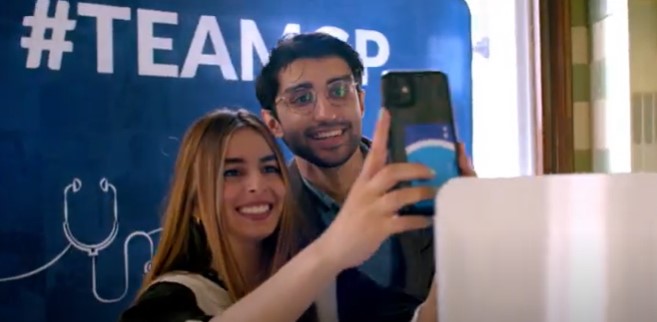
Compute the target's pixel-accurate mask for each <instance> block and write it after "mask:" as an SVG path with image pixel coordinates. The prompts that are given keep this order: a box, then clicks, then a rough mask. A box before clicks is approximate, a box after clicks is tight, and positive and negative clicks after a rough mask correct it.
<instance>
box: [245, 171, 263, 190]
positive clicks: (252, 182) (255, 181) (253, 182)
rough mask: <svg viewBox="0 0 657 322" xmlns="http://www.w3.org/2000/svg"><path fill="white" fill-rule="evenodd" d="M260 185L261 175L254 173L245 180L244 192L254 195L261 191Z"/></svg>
mask: <svg viewBox="0 0 657 322" xmlns="http://www.w3.org/2000/svg"><path fill="white" fill-rule="evenodd" d="M262 183H263V182H262V174H260V172H259V171H257V172H256V171H254V172H252V173H251V174H250V175H249V176H248V177H247V178H246V182H245V185H246V187H245V188H246V191H247V192H249V193H256V192H258V191H260V190H261V189H262Z"/></svg>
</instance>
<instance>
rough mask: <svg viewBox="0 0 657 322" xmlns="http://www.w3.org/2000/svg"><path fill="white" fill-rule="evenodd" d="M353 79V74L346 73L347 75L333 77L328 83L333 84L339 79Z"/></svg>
mask: <svg viewBox="0 0 657 322" xmlns="http://www.w3.org/2000/svg"><path fill="white" fill-rule="evenodd" d="M352 79H353V78H352V77H351V74H346V75H342V76H338V77H333V78H331V79H329V80H327V81H326V84H331V83H333V82H337V81H348V80H352Z"/></svg>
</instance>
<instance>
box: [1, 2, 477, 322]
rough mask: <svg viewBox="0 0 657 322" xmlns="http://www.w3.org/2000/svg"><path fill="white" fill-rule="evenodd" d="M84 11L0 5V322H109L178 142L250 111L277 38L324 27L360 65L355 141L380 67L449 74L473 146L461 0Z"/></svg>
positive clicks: (62, 5) (461, 127) (131, 277)
mask: <svg viewBox="0 0 657 322" xmlns="http://www.w3.org/2000/svg"><path fill="white" fill-rule="evenodd" d="M89 1H91V2H78V1H69V2H65V1H40V0H39V1H33V0H5V1H2V3H1V4H0V94H1V95H0V99H1V100H2V104H0V220H1V222H2V225H0V321H22V322H32V321H70V322H76V321H80V322H82V321H85V322H86V321H90V320H93V321H97V322H104V321H115V320H116V318H117V316H118V314H119V312H120V311H121V310H122V309H123V308H125V307H126V306H127V305H128V304H129V302H130V301H132V299H133V295H134V292H135V291H136V289H137V288H138V286H139V283H140V281H141V277H142V274H143V272H144V268H145V266H146V265H147V261H148V259H149V256H150V255H151V253H152V247H153V245H156V243H157V238H158V231H157V228H158V224H159V214H160V210H161V208H162V201H163V196H164V192H165V189H166V185H167V183H168V180H169V177H170V173H171V168H172V165H173V161H174V158H175V153H176V149H177V147H178V140H179V139H178V138H180V137H181V135H182V133H183V131H184V130H185V128H186V127H187V126H188V125H189V124H190V122H192V120H194V119H195V118H197V117H198V116H200V115H201V114H203V113H205V112H206V111H208V110H210V109H212V108H215V107H219V106H236V105H239V106H244V107H248V108H250V109H252V110H254V111H258V105H257V100H256V99H255V94H254V84H253V78H254V75H255V74H256V73H257V71H258V70H259V69H260V66H261V65H262V60H263V59H266V52H267V49H268V48H271V47H272V46H273V45H274V44H275V41H276V40H277V39H278V38H279V37H280V36H281V35H282V34H283V32H284V31H312V30H317V29H319V28H322V27H324V29H323V30H328V31H331V32H332V33H334V34H335V35H338V36H340V37H343V38H344V39H346V40H347V41H348V42H349V43H351V44H352V45H353V46H355V47H356V48H357V50H358V51H359V52H360V53H361V55H362V56H363V59H364V62H365V65H366V66H367V67H368V70H367V72H368V73H367V79H366V80H367V83H366V85H365V89H366V91H367V97H366V102H367V104H366V105H367V106H366V108H367V111H366V116H365V120H364V131H365V134H370V133H371V131H372V128H373V123H374V119H375V117H376V115H377V110H378V107H379V105H380V101H381V100H380V98H379V76H380V73H381V71H382V70H383V69H393V68H412V69H423V68H431V69H439V70H442V71H444V72H446V73H447V74H448V75H449V77H450V85H451V90H452V97H453V100H454V104H455V106H456V109H457V111H456V116H457V122H458V134H459V136H460V138H461V139H462V140H463V141H464V142H466V144H467V146H468V148H469V149H470V147H471V146H472V144H471V143H472V139H471V138H472V121H471V120H472V115H471V111H472V108H471V102H472V99H471V96H472V94H471V91H472V90H471V87H472V86H471V67H470V66H471V56H472V51H471V40H470V14H469V12H468V9H467V6H466V4H465V2H464V1H463V0H415V1H401V0H400V1H374V0H361V1H353V0H331V1H328V0H327V1H323V0H322V1H302V0H284V1H281V2H273V1H266V0H250V1H216V0H198V1H181V0H177V1H174V0H142V1H134V0H89ZM288 155H289V154H288Z"/></svg>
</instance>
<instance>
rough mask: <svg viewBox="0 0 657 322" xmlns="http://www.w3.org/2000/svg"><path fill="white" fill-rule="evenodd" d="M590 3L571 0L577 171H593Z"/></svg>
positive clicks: (585, 0) (581, 0) (584, 0)
mask: <svg viewBox="0 0 657 322" xmlns="http://www.w3.org/2000/svg"><path fill="white" fill-rule="evenodd" d="M587 1H588V0H571V3H570V4H571V15H570V16H571V39H572V63H573V70H572V76H573V80H572V84H573V93H572V94H573V95H572V97H573V123H574V124H573V126H574V131H573V132H574V136H575V137H574V141H575V142H574V147H575V157H574V159H575V171H576V172H591V170H592V169H593V146H592V140H591V133H592V127H591V121H592V117H591V116H592V113H591V101H592V100H591V94H592V93H591V82H590V80H591V54H590V49H589V48H590V47H591V46H590V45H591V41H590V39H591V37H590V32H589V30H590V25H589V23H588V22H589V10H588V9H589V4H588V2H587Z"/></svg>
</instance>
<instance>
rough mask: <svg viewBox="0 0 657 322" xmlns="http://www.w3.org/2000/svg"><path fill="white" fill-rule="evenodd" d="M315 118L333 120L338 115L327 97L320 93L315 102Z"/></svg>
mask: <svg viewBox="0 0 657 322" xmlns="http://www.w3.org/2000/svg"><path fill="white" fill-rule="evenodd" d="M315 104H316V105H315V119H316V120H333V119H335V118H336V117H337V115H336V113H335V112H336V111H335V108H334V107H333V105H331V103H330V102H329V101H328V99H327V98H326V97H324V96H323V95H320V96H319V97H317V101H316V103H315Z"/></svg>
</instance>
